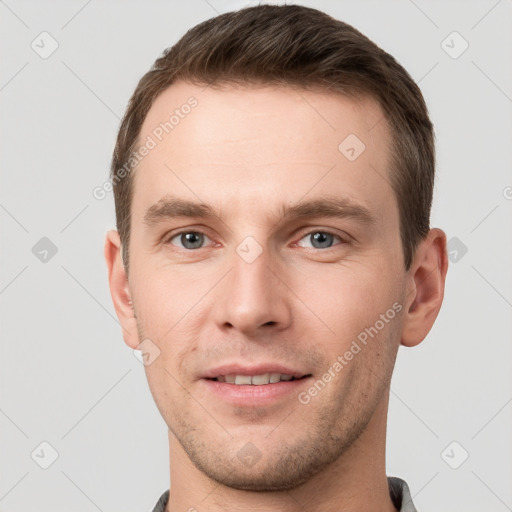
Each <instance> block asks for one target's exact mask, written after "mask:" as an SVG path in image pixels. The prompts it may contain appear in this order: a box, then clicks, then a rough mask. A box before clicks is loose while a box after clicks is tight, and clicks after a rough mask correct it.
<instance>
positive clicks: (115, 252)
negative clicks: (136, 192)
mask: <svg viewBox="0 0 512 512" xmlns="http://www.w3.org/2000/svg"><path fill="white" fill-rule="evenodd" d="M104 254H105V261H106V263H107V268H108V282H109V286H110V295H111V296H112V302H113V303H114V308H115V310H116V314H117V318H119V322H120V324H121V329H122V330H123V338H124V341H125V343H126V344H127V345H128V346H129V347H130V348H133V349H135V348H137V347H138V346H139V338H138V331H137V322H136V319H135V311H134V309H133V305H132V299H131V293H130V287H129V285H128V278H127V277H126V272H125V269H124V265H123V260H122V257H121V240H120V238H119V233H118V232H117V231H116V230H111V231H108V232H107V235H106V239H105V250H104Z"/></svg>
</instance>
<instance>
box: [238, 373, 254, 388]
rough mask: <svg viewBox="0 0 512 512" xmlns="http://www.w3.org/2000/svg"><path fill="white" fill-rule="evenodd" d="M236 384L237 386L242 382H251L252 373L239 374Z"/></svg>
mask: <svg viewBox="0 0 512 512" xmlns="http://www.w3.org/2000/svg"><path fill="white" fill-rule="evenodd" d="M235 384H236V385H237V386H238V385H240V384H251V376H250V375H237V376H236V377H235Z"/></svg>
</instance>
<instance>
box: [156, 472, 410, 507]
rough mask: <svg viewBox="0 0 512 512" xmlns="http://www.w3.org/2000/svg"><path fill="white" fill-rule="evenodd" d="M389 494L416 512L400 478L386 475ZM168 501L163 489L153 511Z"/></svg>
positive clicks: (399, 503) (407, 490)
mask: <svg viewBox="0 0 512 512" xmlns="http://www.w3.org/2000/svg"><path fill="white" fill-rule="evenodd" d="M388 484H389V494H390V496H391V501H392V502H393V504H394V505H395V507H396V508H397V509H398V510H399V512H418V511H417V510H416V507H415V506H414V503H413V502H412V498H411V492H410V491H409V486H408V485H407V483H406V482H405V480H402V479H401V478H397V477H395V476H388ZM168 501H169V490H167V491H165V492H164V493H163V494H162V496H160V499H159V500H158V503H157V504H156V505H155V508H154V509H153V512H165V507H166V506H167V502H168Z"/></svg>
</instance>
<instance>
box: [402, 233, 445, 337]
mask: <svg viewBox="0 0 512 512" xmlns="http://www.w3.org/2000/svg"><path fill="white" fill-rule="evenodd" d="M447 271H448V254H447V251H446V235H445V233H444V231H442V230H441V229H438V228H433V229H431V230H430V231H429V233H428V235H427V236H426V237H425V239H424V240H423V241H422V242H421V243H420V244H419V245H418V248H417V249H416V254H415V257H414V261H413V263H412V265H411V268H410V269H409V292H408V295H407V296H406V299H405V304H406V307H405V308H404V309H405V312H404V320H403V329H402V339H401V343H402V345H404V346H406V347H414V346H416V345H418V344H419V343H421V342H422V341H423V340H424V339H425V337H426V336H427V334H428V333H429V331H430V329H431V328H432V326H433V325H434V321H435V319H436V318H437V315H438V313H439V310H440V309H441V304H442V302H443V297H444V286H445V280H446V273H447Z"/></svg>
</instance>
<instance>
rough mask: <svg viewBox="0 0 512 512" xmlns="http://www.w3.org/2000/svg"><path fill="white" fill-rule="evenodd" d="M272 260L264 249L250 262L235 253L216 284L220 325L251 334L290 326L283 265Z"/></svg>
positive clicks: (216, 310) (217, 315)
mask: <svg viewBox="0 0 512 512" xmlns="http://www.w3.org/2000/svg"><path fill="white" fill-rule="evenodd" d="M271 260H272V258H271V257H270V256H269V255H268V252H267V251H266V250H264V251H263V252H262V253H261V254H260V255H259V256H258V257H257V258H256V259H255V260H254V261H250V262H249V261H246V260H245V259H244V258H243V257H241V256H240V255H239V254H238V253H236V252H235V253H234V255H233V257H232V258H231V260H230V263H231V270H230V272H229V273H228V274H227V275H226V277H225V279H223V280H222V282H221V283H220V284H221V286H219V287H216V288H217V289H216V292H217V293H216V297H215V306H214V311H215V313H214V315H215V321H216V323H217V325H218V327H219V328H221V329H223V330H226V329H234V330H237V331H239V332H240V333H242V334H244V335H245V336H248V337H254V336H257V335H258V334H264V333H265V332H266V331H268V332H270V330H283V329H285V328H287V327H288V326H289V325H290V322H291V302H290V298H291V291H290V289H289V288H288V287H287V285H286V276H285V275H284V271H283V266H282V265H279V262H277V261H275V258H274V259H273V261H271Z"/></svg>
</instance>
